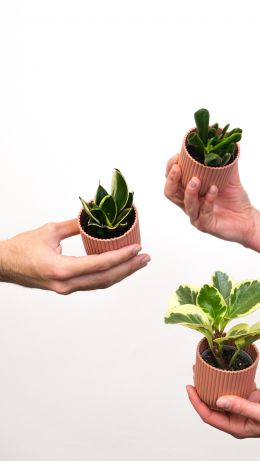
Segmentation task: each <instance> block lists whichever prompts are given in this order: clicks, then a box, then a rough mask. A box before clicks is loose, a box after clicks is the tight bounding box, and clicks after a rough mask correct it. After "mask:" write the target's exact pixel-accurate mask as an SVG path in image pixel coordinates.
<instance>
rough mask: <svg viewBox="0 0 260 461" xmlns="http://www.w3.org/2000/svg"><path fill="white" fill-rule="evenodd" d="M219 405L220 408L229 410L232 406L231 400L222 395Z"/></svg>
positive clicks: (218, 401)
mask: <svg viewBox="0 0 260 461" xmlns="http://www.w3.org/2000/svg"><path fill="white" fill-rule="evenodd" d="M217 406H218V407H219V408H223V410H229V408H230V406H231V402H230V400H228V399H225V398H224V397H220V398H219V399H218V400H217Z"/></svg>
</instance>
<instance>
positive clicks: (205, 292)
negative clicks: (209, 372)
mask: <svg viewBox="0 0 260 461" xmlns="http://www.w3.org/2000/svg"><path fill="white" fill-rule="evenodd" d="M259 307H260V281H258V280H249V281H243V282H240V283H237V284H234V283H232V281H231V280H230V278H229V276H228V275H227V274H225V273H223V272H220V271H216V272H215V273H214V274H213V277H212V283H211V284H210V285H207V284H206V285H203V286H202V287H201V288H200V289H198V288H195V287H193V286H188V285H181V286H180V287H179V288H178V289H177V290H176V292H175V293H174V295H173V296H172V299H171V301H170V306H169V310H168V312H167V314H166V316H165V323H172V324H180V325H184V326H186V327H188V328H192V329H193V330H197V331H199V332H200V333H202V334H203V335H204V336H205V337H206V338H207V340H208V344H209V348H210V349H211V352H212V354H213V356H214V358H215V360H216V362H217V364H218V367H219V368H222V369H230V368H231V367H232V365H233V364H234V362H235V360H236V358H237V356H238V354H239V352H240V351H241V350H242V349H244V348H245V347H246V346H248V345H249V344H251V343H253V342H254V341H256V340H257V339H260V322H257V323H255V324H254V325H252V326H249V325H248V324H246V323H239V324H238V325H235V326H233V327H231V328H230V330H228V331H227V332H224V329H225V328H226V326H227V324H228V323H229V322H230V321H231V320H233V319H236V318H239V317H243V316H245V315H247V314H249V313H250V312H253V311H255V310H256V309H258V308H259ZM227 344H228V345H230V344H231V345H232V346H234V347H235V351H234V354H233V355H232V357H231V360H230V362H229V364H228V366H226V364H225V362H224V359H223V354H222V353H223V347H224V345H227Z"/></svg>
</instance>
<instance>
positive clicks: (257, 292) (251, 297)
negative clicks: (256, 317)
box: [225, 280, 260, 319]
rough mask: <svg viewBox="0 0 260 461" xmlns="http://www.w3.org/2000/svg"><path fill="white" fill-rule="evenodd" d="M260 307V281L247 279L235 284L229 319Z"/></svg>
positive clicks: (229, 308) (227, 316) (228, 314)
mask: <svg viewBox="0 0 260 461" xmlns="http://www.w3.org/2000/svg"><path fill="white" fill-rule="evenodd" d="M259 307H260V281H258V280H253V281H246V282H241V283H240V284H238V285H235V286H234V288H233V290H232V292H231V295H230V306H229V307H228V310H227V313H226V315H225V317H226V318H228V319H234V318H237V317H243V316H244V315H247V314H249V313H250V312H254V311H255V310H256V309H258V308H259Z"/></svg>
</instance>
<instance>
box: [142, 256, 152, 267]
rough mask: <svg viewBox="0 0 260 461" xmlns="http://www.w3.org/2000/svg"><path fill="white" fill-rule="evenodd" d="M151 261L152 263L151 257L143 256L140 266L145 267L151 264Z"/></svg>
mask: <svg viewBox="0 0 260 461" xmlns="http://www.w3.org/2000/svg"><path fill="white" fill-rule="evenodd" d="M149 261H151V258H150V256H149V255H143V256H142V257H141V258H140V264H141V265H142V266H145V265H146V264H147V263H149Z"/></svg>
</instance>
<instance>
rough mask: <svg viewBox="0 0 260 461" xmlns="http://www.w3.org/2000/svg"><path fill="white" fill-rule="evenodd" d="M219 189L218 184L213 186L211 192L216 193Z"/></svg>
mask: <svg viewBox="0 0 260 461" xmlns="http://www.w3.org/2000/svg"><path fill="white" fill-rule="evenodd" d="M217 190H218V188H217V186H211V187H210V189H209V192H210V193H211V194H216V192H217Z"/></svg>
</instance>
